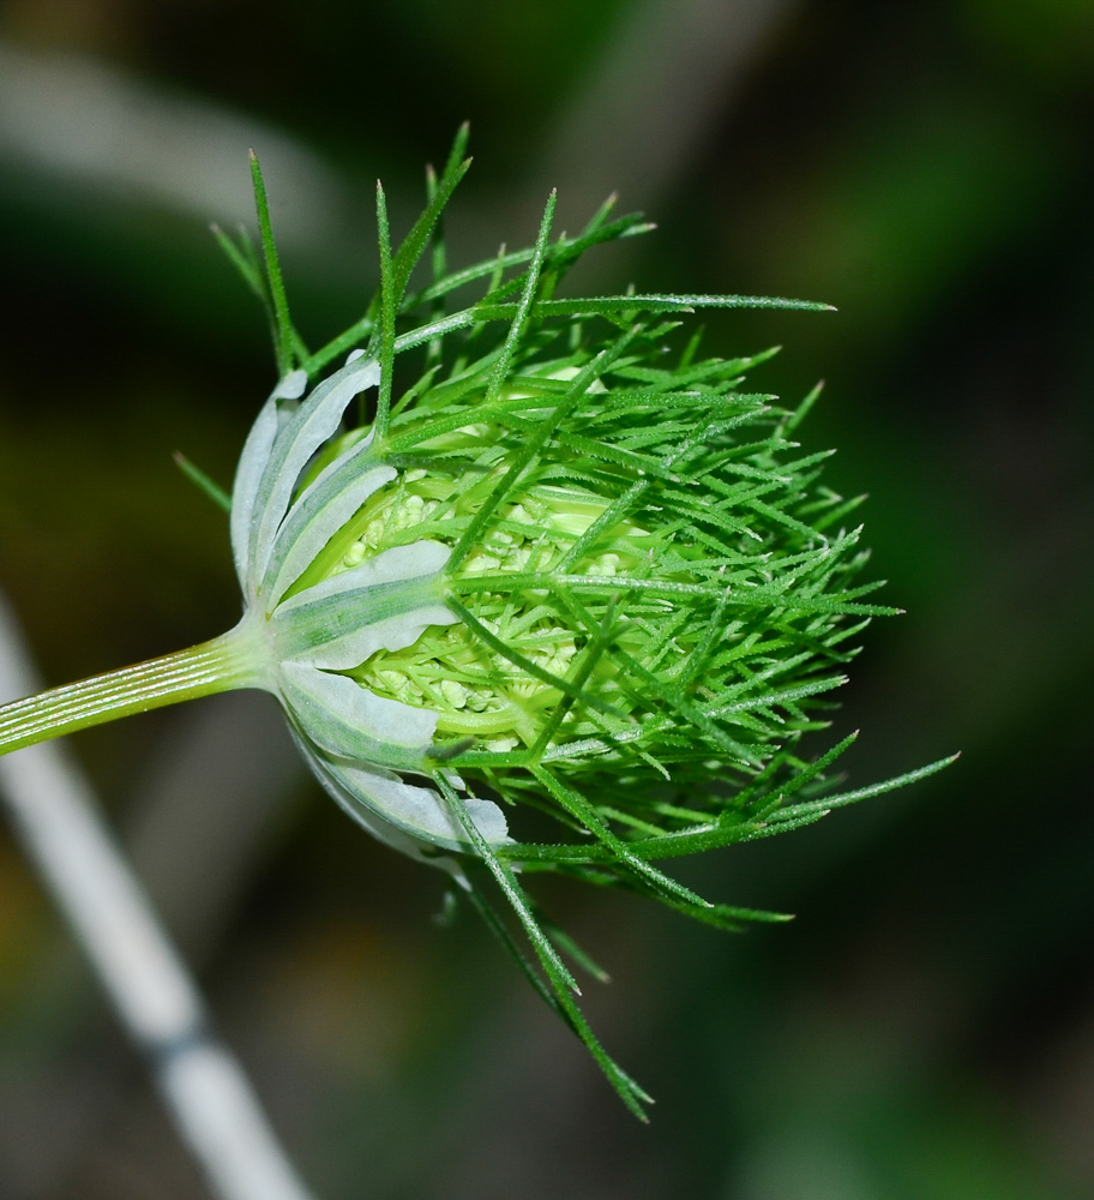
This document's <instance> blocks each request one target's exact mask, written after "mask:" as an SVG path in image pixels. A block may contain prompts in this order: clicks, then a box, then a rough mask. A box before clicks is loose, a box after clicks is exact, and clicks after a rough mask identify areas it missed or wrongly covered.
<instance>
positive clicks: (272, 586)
mask: <svg viewBox="0 0 1094 1200" xmlns="http://www.w3.org/2000/svg"><path fill="white" fill-rule="evenodd" d="M355 449H357V450H358V451H359V453H358V454H357V455H356V456H355V457H351V458H348V459H346V460H344V461H343V460H342V459H339V460H338V461H337V462H333V463H331V464H330V466H328V467H327V468H326V470H324V471H323V473H322V474H321V475H320V476H319V478H318V479H316V480H315V481H314V482H313V483H312V484H311V485H310V486H309V487H308V489H307V490H306V491H305V492H304V493H303V495H301V497H300V499H299V500H297V502H296V503H295V504H294V505H293V506H292V508H291V509H290V510H289V515H288V516H287V517H286V518H285V521H284V523H283V524H282V526H281V529H280V530H279V531H278V535H277V538H276V539H275V541H274V548H273V554H272V555H271V557H270V565H269V568H268V569H267V571H266V575H265V578H264V579H263V581H262V586H261V588H260V589H259V591H260V592H261V593H262V594H263V601H264V603H265V605H266V611H267V612H272V611H273V609H274V608H275V607H276V605H277V602H278V601H279V600H280V599H281V597H282V596H283V595H284V594H285V593H286V592H287V591H288V590H289V588H290V587H292V585H293V584H294V583H295V582H296V581H297V579H299V578H300V576H301V575H302V574H303V572H304V571H305V570H306V569H307V568H308V566H309V565H310V564H311V563H312V561H313V560H314V559H315V556H316V555H317V554H318V553H319V551H320V550H322V549H323V547H324V546H325V545H326V544H327V542H329V541H330V539H331V538H332V537H333V536H334V535H335V534H336V533H337V532H338V530H339V529H341V528H342V526H343V525H345V523H346V522H347V521H348V520H349V519H350V517H352V516H353V514H354V513H355V512H356V511H357V510H358V509H359V508H360V507H361V505H362V504H364V502H365V501H366V500H367V499H368V498H369V496H371V495H372V493H373V492H375V491H376V490H377V488H381V487H383V485H384V484H385V483H390V482H391V481H392V480H393V479H394V478H395V477H396V475H397V474H398V472H397V471H396V470H395V468H394V467H388V466H378V467H373V468H372V469H371V470H368V469H367V468H366V469H364V470H363V471H362V470H361V462H360V461H359V460H362V459H363V458H364V457H365V456H366V455H367V454H368V452H369V448H368V446H366V445H364V443H362V444H361V445H360V446H358V447H355ZM355 468H356V469H357V474H356V477H354V469H355ZM271 577H272V579H271Z"/></svg>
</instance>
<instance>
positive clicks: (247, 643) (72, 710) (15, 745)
mask: <svg viewBox="0 0 1094 1200" xmlns="http://www.w3.org/2000/svg"><path fill="white" fill-rule="evenodd" d="M255 632H256V631H255V628H254V624H253V622H251V621H248V620H247V618H244V619H243V620H242V621H241V622H240V623H239V624H238V625H237V626H236V627H235V628H234V629H232V630H229V632H228V633H225V634H222V635H221V636H220V637H217V638H213V639H212V641H209V642H202V643H201V644H200V645H198V646H191V647H190V648H189V649H188V650H178V651H176V652H175V653H174V654H165V655H164V656H163V657H162V658H151V659H149V660H148V661H147V662H142V663H137V664H136V666H132V667H122V668H121V670H118V671H108V672H107V673H106V674H105V675H95V676H93V677H92V678H91V679H82V680H80V681H79V682H78V683H69V684H65V686H64V687H58V688H51V689H50V690H49V691H46V692H40V693H39V694H38V695H36V696H28V697H26V699H24V700H15V701H13V702H12V703H11V704H5V705H3V706H0V755H3V754H8V753H10V752H11V751H12V750H19V749H21V748H22V747H23V746H32V745H33V744H34V743H35V742H44V741H48V740H49V739H50V738H55V737H61V736H62V735H64V734H66V733H75V732H76V731H77V730H78V729H87V728H88V727H89V726H91V725H101V724H103V723H104V722H106V721H116V720H117V719H118V718H119V717H128V716H131V715H132V714H133V713H141V712H148V711H149V710H150V709H153V708H163V707H164V706H165V705H168V704H178V703H180V702H181V701H183V700H196V699H197V698H198V697H199V696H211V695H213V694H214V693H215V692H227V691H231V690H233V689H235V688H244V687H257V688H267V690H268V687H267V684H266V681H265V672H264V670H263V657H264V656H263V655H262V653H261V648H260V646H259V645H258V643H257V640H256V637H255Z"/></svg>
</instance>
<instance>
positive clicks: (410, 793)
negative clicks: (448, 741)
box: [290, 722, 512, 881]
mask: <svg viewBox="0 0 1094 1200" xmlns="http://www.w3.org/2000/svg"><path fill="white" fill-rule="evenodd" d="M290 729H291V731H292V734H293V738H294V740H295V741H296V744H297V745H298V746H299V747H300V750H301V752H302V753H303V755H304V757H305V758H306V759H307V761H308V764H309V765H310V766H311V768H312V770H313V771H314V772H315V774H316V776H317V777H318V778H319V781H320V783H322V785H323V787H324V788H325V789H326V790H327V792H328V793H329V794H330V795H331V796H332V797H333V798H334V799H335V801H337V803H338V805H339V807H340V808H342V809H343V810H344V811H345V812H347V813H348V814H349V815H350V816H351V817H352V818H353V819H354V820H355V821H356V822H357V823H358V824H359V825H361V826H363V827H364V828H365V829H366V830H368V832H369V833H371V834H372V836H373V837H375V838H376V839H378V840H379V841H381V842H384V843H386V844H387V845H389V846H391V847H393V848H394V849H396V850H400V851H402V853H404V854H408V855H410V857H412V858H417V859H419V860H420V861H423V862H429V863H432V864H433V865H435V866H440V867H444V868H446V869H447V870H449V871H452V872H453V873H454V874H455V875H456V876H457V877H458V878H461V881H462V873H461V872H460V871H459V868H458V865H457V864H456V863H454V862H453V861H452V860H451V859H446V858H440V857H438V856H436V855H435V854H428V853H426V854H423V853H422V851H423V850H430V849H432V848H433V847H441V848H443V849H446V850H457V851H462V852H463V853H474V850H473V848H472V846H471V844H470V842H469V841H468V838H467V832H466V831H465V830H464V828H463V826H462V825H461V824H460V821H459V818H458V817H456V816H455V814H454V813H451V812H450V811H449V809H448V805H447V804H446V803H445V801H444V799H443V798H442V797H441V796H440V795H439V794H438V793H437V792H435V791H434V790H433V789H432V788H429V787H421V786H419V785H417V784H412V783H407V782H406V781H405V780H403V779H401V778H400V777H399V776H398V775H396V774H395V773H394V772H391V771H384V770H381V769H380V768H373V767H369V766H366V765H364V764H354V765H348V764H344V763H339V762H332V761H331V760H330V759H328V758H327V757H326V756H325V755H323V754H321V753H317V752H316V750H315V748H314V746H311V745H309V744H308V742H307V740H306V738H305V737H304V736H303V735H302V734H301V733H300V731H299V730H297V729H295V728H294V727H293V725H292V723H291V722H290ZM464 804H465V805H466V807H467V811H468V815H469V816H470V817H471V820H472V821H473V822H474V824H475V827H476V828H477V829H478V831H479V832H480V833H481V834H482V836H483V837H484V838H485V840H486V841H487V842H488V843H489V844H490V845H491V846H503V845H506V844H507V843H511V841H512V839H511V838H510V837H509V827H508V824H507V822H506V819H505V813H504V812H502V810H501V808H500V807H499V806H498V805H497V804H495V803H494V802H493V801H492V800H479V799H476V798H474V797H470V798H468V799H467V800H465V801H464Z"/></svg>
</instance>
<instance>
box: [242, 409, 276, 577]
mask: <svg viewBox="0 0 1094 1200" xmlns="http://www.w3.org/2000/svg"><path fill="white" fill-rule="evenodd" d="M277 428H278V417H277V393H276V391H275V392H274V394H273V395H272V396H271V397H270V398H269V400H267V401H266V403H265V404H264V405H263V406H262V411H261V412H260V413H259V414H258V418H257V420H256V421H255V423H254V424H253V425H252V426H251V432H250V433H249V434H247V440H246V442H244V444H243V453H242V454H241V455H240V456H239V466H238V467H236V477H235V483H234V484H233V485H232V514H231V518H230V527H231V537H232V558H233V559H234V560H235V566H236V575H237V576H238V577H239V586H240V587H241V588H242V589H243V593H244V595H245V596H246V597H247V599H248V600H249V601H251V600H253V599H254V591H255V582H256V576H255V573H254V570H253V564H252V560H251V555H250V535H251V523H252V521H253V519H254V506H255V497H256V496H257V495H258V485H259V483H260V482H261V479H262V474H263V472H264V471H265V470H266V467H267V465H268V463H269V461H270V453H271V451H272V450H273V444H274V438H276V437H277Z"/></svg>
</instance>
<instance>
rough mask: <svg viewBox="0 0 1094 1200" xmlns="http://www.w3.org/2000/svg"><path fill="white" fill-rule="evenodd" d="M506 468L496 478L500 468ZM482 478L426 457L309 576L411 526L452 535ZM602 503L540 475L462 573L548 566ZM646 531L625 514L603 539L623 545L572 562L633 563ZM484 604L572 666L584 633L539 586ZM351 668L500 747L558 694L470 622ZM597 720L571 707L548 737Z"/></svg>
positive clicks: (564, 667) (603, 668)
mask: <svg viewBox="0 0 1094 1200" xmlns="http://www.w3.org/2000/svg"><path fill="white" fill-rule="evenodd" d="M456 432H457V435H458V436H459V437H460V438H461V439H462V438H463V437H465V436H467V435H470V436H473V437H475V438H476V439H477V440H484V441H485V440H489V439H491V438H494V439H496V438H497V436H498V433H497V431H496V430H492V429H490V428H489V427H487V426H485V425H479V426H474V427H471V426H468V427H464V428H461V429H460V430H457V431H456ZM442 462H443V460H442ZM500 470H501V468H498V469H497V470H495V471H494V472H493V473H492V474H491V476H490V477H489V478H491V479H495V478H496V477H497V475H498V474H499V473H500ZM482 482H483V481H482V480H481V479H480V478H479V477H477V476H472V477H471V478H470V479H468V478H467V477H460V476H457V475H455V474H449V473H447V472H445V471H444V470H443V466H442V467H439V468H436V469H434V470H433V471H430V472H427V471H426V470H424V469H421V468H415V469H411V470H407V471H402V472H400V473H399V476H398V478H397V479H395V480H394V481H392V483H391V484H389V485H388V486H387V487H384V488H382V489H380V490H379V491H378V492H376V493H374V494H373V495H372V496H371V497H370V498H369V500H368V502H367V503H366V504H365V505H364V506H363V507H362V508H361V510H360V512H358V513H357V514H356V516H355V517H354V518H353V520H352V521H350V522H349V524H348V525H347V526H346V527H345V528H344V529H343V530H342V531H341V532H340V533H339V534H338V535H337V537H335V538H334V539H332V541H331V543H330V544H329V545H328V546H327V547H326V549H325V550H324V552H323V554H322V555H321V556H320V559H318V560H317V562H316V564H314V566H313V568H312V569H311V570H309V572H308V574H307V576H306V578H305V583H306V584H309V585H310V584H311V583H315V582H319V581H320V580H321V579H323V578H332V577H334V576H337V575H339V574H341V573H342V572H343V571H346V570H349V569H351V568H353V567H355V566H357V565H358V564H360V563H361V562H362V561H364V559H365V558H366V557H371V556H373V555H376V554H379V553H381V552H382V551H384V550H386V549H389V548H391V547H392V546H396V545H403V544H406V541H407V539H408V537H417V538H426V537H428V538H431V539H433V540H436V541H440V542H442V543H447V544H450V545H452V544H455V542H456V540H457V538H458V534H457V533H456V532H445V531H444V529H443V522H444V521H445V519H446V518H449V517H451V516H452V515H453V514H455V513H462V514H464V515H466V513H467V512H471V513H473V512H474V511H477V507H478V505H477V504H476V502H475V499H472V498H469V497H468V495H467V494H466V493H467V491H468V489H469V488H470V490H472V491H473V492H481V491H482V488H481V483H482ZM476 484H477V485H480V486H479V487H477V488H476V487H475V486H474V485H476ZM606 507H607V503H606V501H604V500H603V499H600V498H599V497H597V496H595V495H593V494H592V493H588V492H582V491H580V490H578V489H575V488H573V487H569V488H562V487H551V486H545V485H541V486H538V487H534V488H532V489H530V490H529V491H528V492H527V493H526V494H522V496H521V497H520V499H519V500H518V501H516V502H514V503H510V504H507V505H506V506H505V507H504V508H503V509H502V511H501V512H500V514H499V521H498V523H497V526H496V527H495V528H493V529H491V530H490V531H489V533H487V534H486V535H485V536H484V539H483V542H482V544H481V545H479V546H477V547H476V548H475V549H474V550H472V551H471V552H470V553H469V554H468V556H467V557H466V558H465V559H464V561H463V563H462V564H461V566H460V568H459V572H458V576H457V577H458V578H469V577H473V576H476V575H492V574H495V573H498V572H501V573H512V574H514V575H518V574H521V573H523V572H529V571H536V572H549V571H551V570H552V569H554V567H555V566H556V565H557V564H558V563H559V562H560V560H561V559H562V557H563V556H564V555H565V553H566V551H567V550H568V549H569V548H570V546H571V545H572V544H573V542H574V540H575V539H576V538H578V537H580V536H581V535H582V534H583V533H585V532H586V530H588V528H589V527H590V526H591V525H592V524H593V522H594V521H595V520H596V519H597V518H598V517H600V516H601V515H602V514H603V512H604V511H605V509H606ZM438 525H441V526H442V528H438ZM649 536H650V535H649V534H648V532H647V531H646V530H644V529H642V528H641V527H639V526H638V525H636V524H634V523H633V522H625V523H620V524H619V525H618V526H616V527H615V528H613V529H612V530H611V531H610V532H609V534H608V535H607V538H606V539H605V540H607V541H609V542H610V543H611V544H612V545H614V546H615V547H616V549H614V550H609V551H604V552H597V553H593V554H589V555H585V556H582V557H581V558H579V559H577V560H576V561H575V562H574V563H573V564H572V565H571V566H569V567H568V573H570V574H574V575H587V576H593V577H600V578H608V577H614V576H615V575H616V574H617V573H619V572H620V570H621V568H624V567H626V568H630V569H634V568H636V567H637V566H638V565H639V564H640V563H641V562H642V561H643V559H644V557H645V555H646V553H647V552H648V551H647V546H646V545H643V542H646V543H647V544H648V541H649ZM343 548H344V549H343ZM628 550H629V551H630V552H629V553H628ZM298 586H300V585H298ZM294 590H295V589H294ZM476 612H477V615H478V617H479V619H480V620H481V621H482V622H483V624H484V625H485V626H486V628H487V629H488V630H489V631H490V632H491V633H493V634H494V635H496V636H497V637H498V638H499V639H500V640H502V641H504V642H505V643H506V644H507V645H511V646H513V647H515V648H516V649H518V650H519V651H521V652H522V653H523V654H524V655H525V656H526V657H527V658H528V659H529V660H530V661H531V662H533V663H535V664H536V666H538V667H542V668H543V669H544V670H546V671H548V672H550V673H551V674H552V675H557V676H562V677H565V676H566V675H567V673H568V672H569V671H570V668H571V667H572V665H573V660H574V658H575V656H576V655H577V653H578V650H579V648H580V647H579V645H578V641H577V640H575V638H576V637H577V636H579V635H575V633H574V631H573V630H572V629H570V628H567V627H565V626H562V625H560V624H559V623H558V621H557V619H555V616H554V614H553V612H552V611H551V610H550V609H548V608H546V607H545V606H544V605H543V603H542V598H541V597H536V596H533V595H530V594H524V595H522V596H521V597H520V600H519V601H518V602H517V603H514V602H513V600H512V598H510V599H508V600H506V601H503V600H502V599H501V598H500V597H496V596H491V594H489V593H487V594H485V595H482V596H480V597H479V600H478V604H477V605H476ZM349 674H350V675H352V677H353V678H354V679H356V680H357V681H358V682H359V683H360V684H361V685H362V686H363V687H366V688H368V689H369V690H370V691H372V692H374V693H375V694H376V695H379V696H384V697H386V698H389V699H392V700H398V701H400V702H401V703H404V704H409V705H413V706H414V707H417V708H426V709H430V710H431V711H433V712H436V713H437V714H438V716H439V720H438V725H437V733H438V739H439V740H443V739H444V738H445V737H450V738H458V739H462V738H467V737H472V738H475V739H477V740H481V742H482V744H483V748H484V749H487V750H491V751H495V752H499V753H504V752H507V751H509V750H513V749H515V748H517V747H518V746H521V745H524V746H532V745H534V744H535V743H536V741H537V739H538V738H539V735H540V733H541V732H542V731H543V728H544V726H545V724H546V722H547V721H548V720H549V719H550V716H551V713H552V712H553V710H554V708H555V707H556V706H557V705H558V703H559V702H560V701H561V699H562V693H561V692H560V691H559V690H558V689H557V688H555V687H551V686H550V685H549V684H547V683H544V682H543V681H542V680H540V679H537V678H534V677H532V676H530V675H528V674H526V673H525V672H523V671H521V670H519V669H518V668H515V667H514V666H513V664H512V662H511V661H509V660H508V659H506V658H505V657H504V656H503V655H501V654H497V653H494V652H491V650H490V649H489V648H488V647H487V646H485V645H484V644H483V643H482V642H481V641H480V640H478V639H477V638H476V637H475V635H474V634H473V633H472V632H471V631H470V630H469V629H468V628H467V626H466V625H462V624H459V625H451V626H436V625H434V626H430V627H429V628H428V629H426V631H425V632H424V633H423V634H422V636H421V637H420V638H419V639H418V640H417V641H416V642H415V643H414V645H413V646H410V647H407V648H406V649H403V650H397V651H387V650H379V651H377V652H376V653H375V654H373V655H372V656H371V657H370V658H369V659H368V660H367V661H366V662H364V663H362V664H361V665H360V666H359V667H358V668H357V669H356V670H353V671H351V672H349ZM598 674H599V676H600V678H599V679H598V682H599V683H600V684H601V685H602V686H603V684H605V683H606V682H607V681H608V680H609V679H610V677H611V676H612V675H613V674H614V669H613V668H612V667H611V665H610V663H608V662H606V661H605V662H603V663H602V664H601V665H600V667H599V672H598ZM595 732H596V727H595V726H594V725H591V724H589V723H588V722H584V723H583V724H581V725H579V724H578V723H577V722H576V717H575V714H574V713H573V712H568V713H567V714H566V716H565V717H564V718H563V720H562V722H561V726H560V730H559V733H558V736H556V737H555V738H553V739H551V743H550V744H551V745H554V744H556V743H557V742H558V741H560V740H566V739H568V738H569V737H576V736H587V735H589V734H592V733H595Z"/></svg>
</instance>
